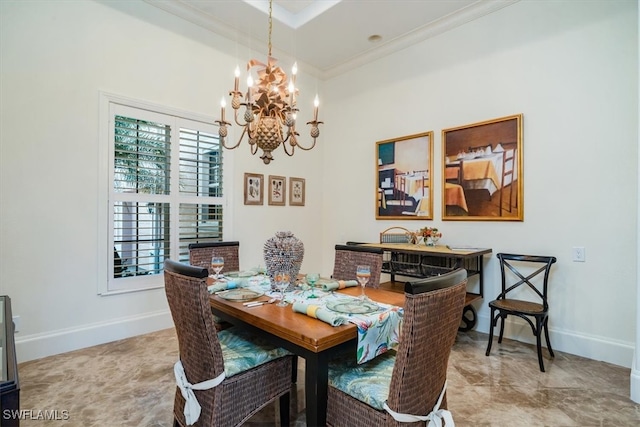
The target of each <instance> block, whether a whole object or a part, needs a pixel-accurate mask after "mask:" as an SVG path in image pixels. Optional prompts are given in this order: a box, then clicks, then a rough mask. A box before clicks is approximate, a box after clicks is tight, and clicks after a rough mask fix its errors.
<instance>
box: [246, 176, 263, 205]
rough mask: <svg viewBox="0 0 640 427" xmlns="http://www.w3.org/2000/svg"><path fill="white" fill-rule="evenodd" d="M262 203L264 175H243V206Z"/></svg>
mask: <svg viewBox="0 0 640 427" xmlns="http://www.w3.org/2000/svg"><path fill="white" fill-rule="evenodd" d="M263 203H264V175H262V174H255V173H245V174H244V204H245V205H262V204H263Z"/></svg>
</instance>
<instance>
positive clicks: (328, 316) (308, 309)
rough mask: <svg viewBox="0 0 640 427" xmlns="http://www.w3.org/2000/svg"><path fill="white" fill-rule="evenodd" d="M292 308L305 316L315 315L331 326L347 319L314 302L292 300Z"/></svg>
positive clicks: (338, 324)
mask: <svg viewBox="0 0 640 427" xmlns="http://www.w3.org/2000/svg"><path fill="white" fill-rule="evenodd" d="M292 308H293V311H294V312H296V313H302V314H306V315H307V316H311V317H315V318H316V319H318V320H322V321H323V322H326V323H328V324H330V325H331V326H340V325H342V324H344V323H346V322H347V319H346V318H345V317H344V316H341V315H340V314H338V313H336V312H333V311H331V310H329V309H326V308H323V307H321V306H319V305H316V304H305V303H301V302H294V303H293V307H292Z"/></svg>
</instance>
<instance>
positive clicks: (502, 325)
mask: <svg viewBox="0 0 640 427" xmlns="http://www.w3.org/2000/svg"><path fill="white" fill-rule="evenodd" d="M499 317H500V336H499V337H498V344H502V336H503V335H504V322H505V321H506V320H507V315H506V314H499ZM496 321H497V320H496Z"/></svg>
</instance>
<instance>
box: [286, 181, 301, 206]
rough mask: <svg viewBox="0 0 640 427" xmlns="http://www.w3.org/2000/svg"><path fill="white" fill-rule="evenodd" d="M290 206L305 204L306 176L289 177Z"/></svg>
mask: <svg viewBox="0 0 640 427" xmlns="http://www.w3.org/2000/svg"><path fill="white" fill-rule="evenodd" d="M289 206H304V178H293V177H289Z"/></svg>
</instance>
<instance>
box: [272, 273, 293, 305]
mask: <svg viewBox="0 0 640 427" xmlns="http://www.w3.org/2000/svg"><path fill="white" fill-rule="evenodd" d="M290 280H291V279H290V277H289V273H286V272H282V273H276V276H275V282H276V288H278V290H279V291H280V302H278V303H277V304H276V305H277V306H278V307H286V306H287V305H288V304H287V302H286V301H285V300H284V291H285V290H286V289H287V288H288V287H289V281H290Z"/></svg>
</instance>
